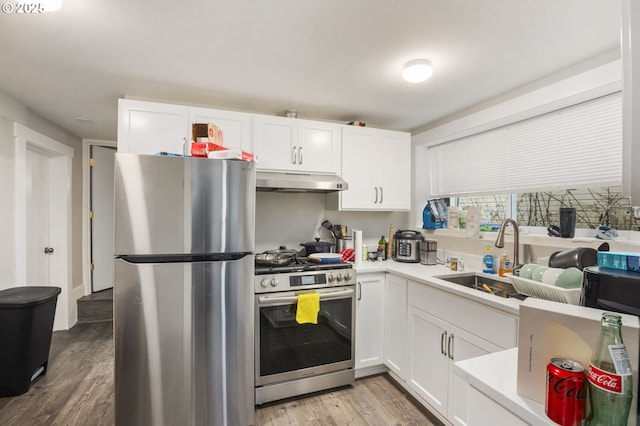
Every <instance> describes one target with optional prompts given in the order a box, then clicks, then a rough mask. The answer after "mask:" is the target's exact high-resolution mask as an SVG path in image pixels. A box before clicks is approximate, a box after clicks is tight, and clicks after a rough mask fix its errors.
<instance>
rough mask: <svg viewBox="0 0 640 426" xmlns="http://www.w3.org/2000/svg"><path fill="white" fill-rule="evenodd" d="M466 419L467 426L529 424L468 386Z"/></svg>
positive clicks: (514, 425) (524, 425) (522, 425)
mask: <svg viewBox="0 0 640 426" xmlns="http://www.w3.org/2000/svg"><path fill="white" fill-rule="evenodd" d="M468 419H469V421H468V422H467V425H468V426H485V425H496V426H526V425H528V424H530V423H527V422H525V421H524V420H522V419H521V418H520V417H518V416H516V415H515V414H513V413H511V412H510V411H509V410H507V409H506V408H504V407H503V406H502V405H500V404H498V403H497V402H495V401H494V400H493V399H491V398H489V397H487V396H486V395H484V394H483V393H482V392H480V391H479V390H477V389H476V388H474V387H473V386H469V416H468Z"/></svg>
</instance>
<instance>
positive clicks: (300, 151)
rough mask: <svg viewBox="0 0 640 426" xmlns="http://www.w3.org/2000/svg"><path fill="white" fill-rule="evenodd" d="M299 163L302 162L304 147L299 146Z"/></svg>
mask: <svg viewBox="0 0 640 426" xmlns="http://www.w3.org/2000/svg"><path fill="white" fill-rule="evenodd" d="M298 164H302V147H300V148H298Z"/></svg>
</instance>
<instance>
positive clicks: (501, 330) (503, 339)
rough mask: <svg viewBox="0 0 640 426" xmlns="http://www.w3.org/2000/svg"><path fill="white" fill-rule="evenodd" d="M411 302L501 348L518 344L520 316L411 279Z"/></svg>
mask: <svg viewBox="0 0 640 426" xmlns="http://www.w3.org/2000/svg"><path fill="white" fill-rule="evenodd" d="M409 303H410V304H411V305H412V306H414V307H416V308H418V309H421V310H423V311H425V312H427V313H430V314H431V315H434V316H436V317H438V318H440V319H443V320H445V321H447V322H448V323H449V324H452V325H455V326H456V327H459V328H461V329H463V330H466V331H468V332H469V333H472V334H475V335H476V336H478V337H481V338H483V339H485V340H487V341H489V342H491V343H494V344H496V345H498V346H500V347H502V348H505V349H507V348H512V347H515V346H516V345H517V329H518V320H517V319H516V318H515V317H513V316H511V315H508V314H505V313H502V312H498V311H496V310H494V309H492V308H489V307H487V306H484V305H482V304H480V303H475V302H472V301H470V300H466V299H463V298H461V297H457V296H454V295H452V294H449V293H447V292H444V291H441V290H437V289H435V288H433V287H429V286H428V285H424V284H419V283H416V282H409Z"/></svg>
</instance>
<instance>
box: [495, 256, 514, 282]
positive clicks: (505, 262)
mask: <svg viewBox="0 0 640 426" xmlns="http://www.w3.org/2000/svg"><path fill="white" fill-rule="evenodd" d="M512 269H513V266H512V263H511V259H509V255H508V254H507V252H506V251H504V252H502V256H500V267H499V268H498V275H500V276H501V277H504V276H505V274H510V273H511V270H512Z"/></svg>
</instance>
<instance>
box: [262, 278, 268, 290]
mask: <svg viewBox="0 0 640 426" xmlns="http://www.w3.org/2000/svg"><path fill="white" fill-rule="evenodd" d="M260 286H262V287H263V288H267V287H268V286H269V280H268V279H266V278H263V279H262V281H260Z"/></svg>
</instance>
